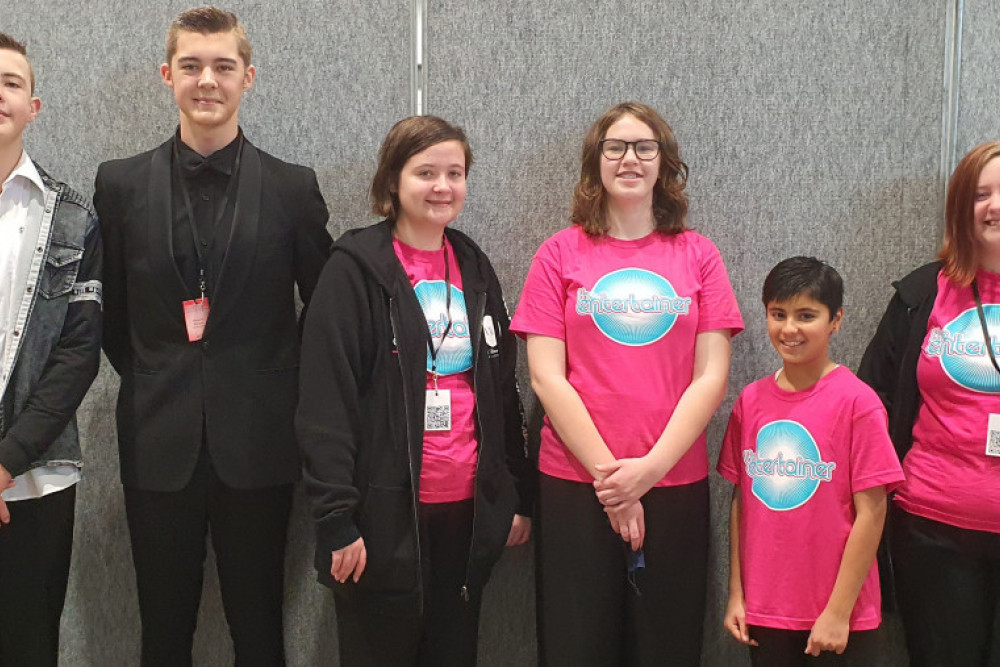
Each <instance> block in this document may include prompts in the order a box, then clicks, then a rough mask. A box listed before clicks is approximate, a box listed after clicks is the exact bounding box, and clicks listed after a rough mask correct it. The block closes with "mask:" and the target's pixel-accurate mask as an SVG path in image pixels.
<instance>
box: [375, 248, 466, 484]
mask: <svg viewBox="0 0 1000 667" xmlns="http://www.w3.org/2000/svg"><path fill="white" fill-rule="evenodd" d="M392 245H393V248H395V250H396V256H397V257H399V261H400V262H401V263H402V265H403V270H404V271H406V275H407V276H408V277H409V279H410V283H411V284H412V285H413V291H414V292H416V295H417V300H418V301H419V302H420V306H421V307H422V308H423V309H424V315H425V316H426V317H427V328H428V330H429V331H430V334H431V340H432V341H433V344H434V349H435V350H438V352H437V372H438V390H439V391H440V390H442V389H445V390H450V391H451V430H449V431H424V451H423V462H422V463H421V466H420V502H422V503H449V502H455V501H458V500H465V499H467V498H471V497H472V496H473V492H474V488H475V478H476V460H477V457H478V455H479V454H478V441H477V440H476V423H475V410H476V399H475V394H474V393H473V388H472V340H471V338H470V337H469V317H468V315H467V313H466V310H465V294H464V293H463V292H462V272H461V270H460V269H459V266H458V261H457V260H456V259H455V253H454V251H453V250H452V247H451V244H450V243H448V241H447V239H446V240H445V247H446V248H447V250H448V264H449V266H450V268H449V270H448V284H449V285H450V288H451V309H450V311H451V320H452V323H451V328H450V329H449V330H448V336H447V339H446V340H445V342H444V343H442V342H441V337H442V335H443V334H444V331H445V329H446V328H447V326H448V310H446V309H445V304H446V300H445V296H446V294H447V292H445V289H446V285H445V267H444V252H443V251H442V250H417V249H416V248H413V247H410V246H408V245H406V244H405V243H402V242H400V241H399V239H393V242H392ZM439 346H440V347H439ZM431 363H432V362H431V353H430V350H428V351H427V388H428V389H433V388H434V381H433V376H432V375H431Z"/></svg>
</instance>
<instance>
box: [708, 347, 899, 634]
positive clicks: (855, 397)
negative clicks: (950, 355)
mask: <svg viewBox="0 0 1000 667" xmlns="http://www.w3.org/2000/svg"><path fill="white" fill-rule="evenodd" d="M887 421H888V420H887V418H886V413H885V408H883V407H882V403H881V401H879V399H878V396H876V394H875V392H874V391H872V390H871V388H869V387H868V385H866V384H864V383H863V382H861V381H860V380H858V379H857V378H856V377H855V376H854V374H853V373H851V371H849V370H848V369H846V368H844V367H843V366H839V367H837V368H835V369H834V370H833V371H831V372H830V373H828V374H827V375H826V376H825V377H823V379H821V380H820V381H819V382H817V383H816V384H815V385H813V386H812V387H810V388H809V389H806V390H804V391H785V390H784V389H781V388H780V387H779V386H778V383H777V382H776V381H775V379H774V377H772V376H768V377H766V378H763V379H760V380H757V381H756V382H754V383H753V384H750V385H748V386H747V387H746V388H744V389H743V391H742V393H741V394H740V397H739V398H738V399H737V400H736V405H734V406H733V413H732V416H731V417H730V418H729V426H728V428H727V429H726V436H725V439H724V440H723V444H722V452H721V453H720V455H719V465H718V470H719V473H720V474H721V475H722V476H723V477H725V478H726V479H727V480H729V481H730V482H732V483H733V484H736V485H738V486H739V487H740V502H741V508H742V513H741V514H740V526H739V531H740V532H739V535H740V574H741V576H742V579H743V594H744V597H745V598H746V619H747V623H750V624H752V625H761V626H764V627H769V628H780V629H785V630H809V629H810V628H812V626H813V623H815V622H816V619H817V618H818V617H819V615H820V614H821V613H822V612H823V609H824V608H825V607H826V603H827V602H828V601H829V599H830V594H831V593H832V592H833V584H834V582H836V580H837V572H838V570H839V569H840V562H841V559H842V557H843V555H844V547H845V546H846V544H847V536H848V534H849V533H850V532H851V528H852V527H853V526H854V494H855V493H857V492H858V491H864V490H865V489H871V488H874V487H876V486H885V487H887V490H890V489H891V488H892V487H893V486H895V485H896V484H897V483H898V482H899V481H901V480H902V479H903V473H902V471H901V470H900V467H899V460H898V459H897V458H896V452H895V450H894V449H893V447H892V442H891V441H890V440H889V433H888V427H887ZM880 602H881V596H880V593H879V582H878V567H877V565H876V564H875V562H874V561H873V562H872V564H871V568H870V569H869V571H868V577H867V578H866V579H865V583H864V584H863V585H862V587H861V593H860V594H859V595H858V601H857V602H856V603H855V605H854V611H853V612H852V613H851V630H871V629H873V628H877V627H878V626H879V623H880V622H881V621H882V615H881V610H880Z"/></svg>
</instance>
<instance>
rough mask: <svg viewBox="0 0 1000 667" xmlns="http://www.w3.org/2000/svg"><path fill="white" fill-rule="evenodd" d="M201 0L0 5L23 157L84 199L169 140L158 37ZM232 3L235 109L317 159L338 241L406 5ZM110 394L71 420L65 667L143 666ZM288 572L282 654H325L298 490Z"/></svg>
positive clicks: (207, 633)
mask: <svg viewBox="0 0 1000 667" xmlns="http://www.w3.org/2000/svg"><path fill="white" fill-rule="evenodd" d="M194 4H196V3H194V2H190V3H188V2H178V1H177V0H169V1H167V2H154V1H151V0H139V1H138V2H115V3H112V2H104V1H100V0H79V1H76V2H72V3H70V4H66V3H57V2H39V1H37V0H3V5H2V7H3V8H2V17H3V25H2V26H0V29H2V30H4V31H6V32H10V33H11V34H13V35H15V36H17V37H18V38H19V39H23V40H26V41H27V42H28V48H29V54H30V56H31V59H32V61H33V63H34V66H35V69H36V72H37V74H38V79H39V86H38V94H39V95H40V96H41V97H42V99H43V103H44V108H43V112H42V115H41V116H40V117H39V119H38V120H37V121H36V123H35V124H34V125H33V126H32V127H31V128H30V129H29V131H28V134H27V147H28V151H29V152H30V154H31V155H32V156H33V157H34V158H35V159H37V160H38V161H40V162H41V163H42V164H43V165H44V166H45V167H46V168H47V169H49V170H50V171H51V173H52V174H53V175H55V176H57V177H59V178H61V179H63V180H66V181H68V182H69V183H70V184H72V185H73V186H75V187H77V188H78V189H80V190H81V191H83V192H85V193H89V192H91V191H92V183H93V178H94V173H95V171H96V168H97V165H98V163H99V162H101V161H103V160H107V159H109V158H113V157H123V156H126V155H131V154H133V153H137V152H139V151H142V150H145V149H148V148H151V147H153V146H154V145H156V144H158V143H160V142H162V141H163V140H164V139H166V138H167V137H168V136H169V135H170V133H171V132H172V131H173V129H174V127H175V125H176V122H177V113H176V110H175V108H174V105H173V99H172V96H171V94H170V91H168V90H167V89H166V88H165V87H164V86H163V84H162V83H161V82H160V80H159V64H160V63H161V62H162V61H163V58H164V46H163V43H164V37H165V34H166V30H167V27H168V25H169V24H170V21H171V19H172V18H173V17H174V16H175V15H176V14H177V13H178V12H180V11H182V10H184V9H186V8H187V7H189V6H193V5H194ZM226 7H227V8H229V9H232V10H233V11H235V12H236V13H237V15H239V16H240V18H241V19H242V20H243V21H244V23H245V24H246V25H247V28H248V32H249V34H250V40H251V43H252V44H253V46H254V58H253V60H254V63H255V64H256V66H257V69H258V79H257V85H256V86H255V87H254V89H253V90H252V91H250V93H248V95H247V97H246V99H245V100H244V103H243V116H242V121H243V127H244V129H245V130H246V132H247V136H248V137H249V138H250V139H251V140H252V141H253V142H254V143H255V144H256V145H258V146H259V147H261V148H263V149H264V150H266V151H268V152H270V153H273V154H274V155H277V156H278V157H281V158H283V159H287V160H290V161H294V162H298V163H301V164H305V165H309V166H312V167H314V168H315V169H316V171H317V174H318V176H319V181H320V186H321V187H322V189H323V193H324V195H325V197H326V200H327V204H328V205H329V207H330V211H331V219H330V231H331V233H332V234H333V235H334V236H337V235H338V234H339V233H340V232H341V231H342V230H344V229H346V228H349V227H355V226H359V225H364V224H367V223H368V222H370V221H371V220H372V219H371V217H370V216H369V215H368V213H367V200H366V191H367V187H368V180H369V179H370V178H371V175H372V173H373V172H374V167H375V156H376V152H377V149H378V145H379V143H380V142H381V139H382V137H383V136H384V134H385V132H386V131H387V130H388V128H389V127H390V126H391V125H392V123H393V122H395V121H396V120H398V119H399V118H401V117H403V116H405V115H406V114H407V113H408V109H409V97H408V96H409V78H408V69H407V68H408V65H409V50H408V49H409V40H410V30H409V20H410V10H409V4H408V3H407V2H406V1H405V0H373V1H371V2H365V3H361V4H359V3H354V2H349V1H347V0H290V1H289V2H283V3H267V2H259V1H255V0H236V1H233V2H230V3H227V4H226ZM116 392H117V379H116V377H115V375H114V373H113V372H112V371H111V370H110V368H109V367H108V366H106V365H105V367H104V368H103V369H102V372H101V375H100V377H99V378H98V379H97V381H96V382H95V384H94V387H93V389H92V390H91V392H90V394H89V395H88V397H87V399H86V401H85V403H84V406H83V408H82V409H81V415H80V417H81V425H82V430H83V439H84V442H83V444H84V450H85V452H84V453H85V456H86V460H87V469H86V481H85V482H84V483H83V484H82V486H81V488H80V496H79V504H78V511H77V525H76V541H75V551H74V561H73V569H72V573H71V577H72V579H71V583H70V590H69V594H68V600H67V604H66V610H65V614H64V616H63V634H62V664H64V665H72V666H74V667H76V666H89V665H93V666H95V667H96V666H98V665H100V666H104V665H117V664H138V650H139V619H138V615H137V604H136V600H135V584H134V574H133V571H132V565H131V558H130V554H129V546H128V536H127V529H126V526H125V519H124V510H123V507H122V494H121V486H120V484H119V482H118V457H117V449H116V445H115V439H114V416H113V405H114V400H115V395H116ZM286 580H287V591H286V596H287V597H286V600H287V604H286V613H285V623H286V646H287V649H288V651H287V652H288V658H289V664H290V665H317V664H331V662H334V661H335V657H334V656H335V655H336V626H335V619H334V613H333V605H332V601H331V599H330V596H329V593H328V592H326V591H324V590H323V589H322V588H321V587H320V586H319V585H318V584H317V583H315V575H314V573H313V568H312V531H311V526H310V523H309V518H308V515H307V512H306V507H305V503H304V502H303V499H302V498H301V497H297V498H296V504H295V508H294V510H293V515H292V525H291V528H290V535H289V548H288V556H287V575H286ZM205 588H206V592H205V596H204V599H203V601H202V606H201V612H200V613H201V616H200V620H199V627H198V633H197V636H196V647H195V657H196V664H198V665H212V666H216V665H225V664H232V648H231V645H230V641H229V639H228V630H227V627H226V623H225V618H224V615H223V612H222V604H221V600H220V598H219V594H218V581H217V577H216V575H215V569H214V560H213V559H212V558H210V559H209V565H208V567H207V568H206V587H205Z"/></svg>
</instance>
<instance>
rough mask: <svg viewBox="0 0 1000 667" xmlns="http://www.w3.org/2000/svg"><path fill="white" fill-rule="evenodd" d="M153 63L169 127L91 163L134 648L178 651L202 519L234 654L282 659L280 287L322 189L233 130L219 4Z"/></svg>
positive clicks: (287, 469) (293, 469)
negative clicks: (125, 154) (128, 150)
mask: <svg viewBox="0 0 1000 667" xmlns="http://www.w3.org/2000/svg"><path fill="white" fill-rule="evenodd" d="M160 71H161V75H162V77H163V82H164V83H165V84H166V85H167V86H168V87H169V88H170V89H172V90H173V93H174V98H175V100H176V102H177V108H178V110H179V111H180V127H179V129H178V130H177V132H176V134H175V135H174V136H173V137H172V138H170V139H169V140H168V141H167V142H166V143H164V144H162V145H161V146H159V147H158V148H154V149H153V150H151V151H148V152H146V153H142V154H140V155H136V156H134V157H131V158H127V159H124V160H114V161H111V162H106V163H104V164H102V165H101V167H100V168H99V170H98V172H97V181H96V185H95V189H96V191H95V194H94V203H95V205H96V207H97V211H98V217H99V219H100V221H101V229H102V232H103V234H104V235H105V238H106V239H107V243H106V246H105V248H106V250H105V253H106V255H105V256H106V263H105V320H104V350H105V352H106V354H107V356H108V359H109V360H110V361H111V363H112V365H113V366H114V367H115V370H116V371H118V373H119V375H121V389H120V391H119V394H118V412H117V417H118V445H119V452H120V457H121V477H122V483H123V485H124V490H125V509H126V512H127V518H128V525H129V532H130V534H131V539H132V560H133V563H134V565H135V571H136V581H137V586H138V592H139V610H140V616H141V619H142V664H143V665H171V666H173V665H184V664H191V644H192V638H193V635H194V629H195V623H196V617H197V611H198V603H199V601H200V599H201V587H202V572H203V563H204V558H205V552H206V539H205V538H206V534H207V532H208V531H211V535H212V544H213V547H214V549H215V552H216V556H217V560H218V570H219V581H220V585H221V589H222V600H223V605H224V608H225V612H226V619H227V620H228V622H229V628H230V632H231V634H232V638H233V643H234V647H235V652H236V664H237V665H251V664H254V665H257V664H259V665H279V664H283V662H284V657H283V645H282V644H283V642H282V616H281V603H282V597H283V571H284V553H285V538H286V532H287V527H288V516H289V511H290V508H291V503H292V485H293V483H294V482H295V481H296V480H297V479H298V478H299V475H300V463H299V457H298V452H297V448H296V443H295V435H294V430H293V423H292V422H293V414H294V410H295V405H296V400H297V385H298V363H299V328H298V322H297V318H296V313H295V297H294V294H295V286H296V285H297V286H298V292H299V295H300V296H301V298H302V301H303V302H304V303H305V304H308V303H309V298H310V297H311V296H312V292H313V288H314V286H315V285H316V280H317V278H318V276H319V273H320V270H321V269H322V267H323V264H324V263H325V261H326V259H327V256H328V255H329V249H330V244H331V239H330V236H329V234H328V233H327V232H326V221H327V209H326V204H325V203H324V201H323V196H322V194H320V190H319V186H318V184H317V182H316V175H315V173H314V172H313V171H312V170H311V169H307V168H305V167H300V166H297V165H293V164H288V163H286V162H282V161H281V160H278V159H277V158H274V157H272V156H270V155H268V154H267V153H264V152H263V151H261V150H259V149H257V148H256V147H255V146H254V145H253V144H251V143H250V142H249V141H247V140H246V139H245V137H244V136H243V133H242V131H241V130H240V127H239V107H240V101H241V98H242V95H243V93H244V92H246V91H247V90H249V88H250V87H251V86H252V85H253V82H254V77H255V74H256V71H255V69H254V67H253V65H251V64H250V44H249V42H248V40H247V36H246V31H245V30H244V28H243V26H242V25H241V24H240V23H239V22H238V20H237V19H236V17H235V16H234V15H233V14H231V13H230V12H225V11H221V10H219V9H215V8H212V7H203V8H198V9H192V10H189V11H186V12H184V13H182V14H181V15H180V16H178V17H177V19H176V20H175V21H174V22H173V24H172V25H171V26H170V30H169V32H168V34H167V62H166V63H164V64H163V65H162V67H161V69H160Z"/></svg>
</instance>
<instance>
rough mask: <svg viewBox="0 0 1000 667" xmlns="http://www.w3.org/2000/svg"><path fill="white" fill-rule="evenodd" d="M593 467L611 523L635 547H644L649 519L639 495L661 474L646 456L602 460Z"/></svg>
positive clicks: (600, 495) (600, 496) (601, 498)
mask: <svg viewBox="0 0 1000 667" xmlns="http://www.w3.org/2000/svg"><path fill="white" fill-rule="evenodd" d="M594 469H595V470H596V471H597V474H598V475H599V476H598V478H597V479H596V480H595V481H594V492H595V493H596V494H597V499H598V500H599V501H600V502H601V504H602V505H603V506H604V511H605V513H607V515H608V520H609V521H611V527H612V528H613V529H614V531H615V532H616V533H618V534H619V535H621V538H622V539H623V540H625V541H626V542H628V543H629V544H630V546H631V547H632V549H633V550H637V549H639V548H641V547H642V543H643V541H644V540H645V538H646V523H645V515H644V512H643V508H642V503H641V502H639V499H640V498H642V496H644V495H646V492H647V491H649V490H650V489H651V488H653V485H654V484H656V482H657V481H659V479H660V478H661V477H662V475H660V474H659V473H658V471H657V470H655V469H654V467H653V465H652V464H651V463H650V461H649V460H648V459H647V458H645V457H642V458H626V459H618V460H616V461H613V462H611V463H599V464H597V465H596V466H594Z"/></svg>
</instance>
